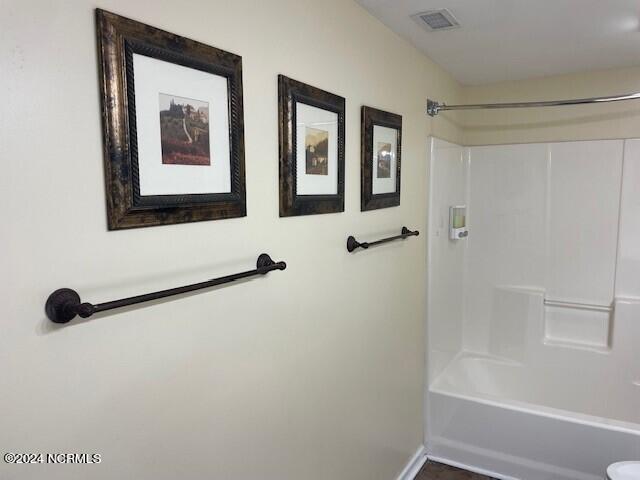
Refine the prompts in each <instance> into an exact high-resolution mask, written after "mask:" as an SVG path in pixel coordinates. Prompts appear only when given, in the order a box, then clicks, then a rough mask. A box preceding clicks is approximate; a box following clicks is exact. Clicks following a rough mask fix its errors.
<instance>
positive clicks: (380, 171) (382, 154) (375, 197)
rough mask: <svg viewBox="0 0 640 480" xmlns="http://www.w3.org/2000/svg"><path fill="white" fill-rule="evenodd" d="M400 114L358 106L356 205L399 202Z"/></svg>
mask: <svg viewBox="0 0 640 480" xmlns="http://www.w3.org/2000/svg"><path fill="white" fill-rule="evenodd" d="M401 140H402V117H401V116H400V115H396V114H395V113H389V112H384V111H382V110H377V109H375V108H371V107H362V129H361V148H360V151H361V168H360V171H361V175H362V180H361V203H360V209H361V210H362V211H365V210H375V209H378V208H387V207H395V206H398V205H400V151H401V143H402V142H401Z"/></svg>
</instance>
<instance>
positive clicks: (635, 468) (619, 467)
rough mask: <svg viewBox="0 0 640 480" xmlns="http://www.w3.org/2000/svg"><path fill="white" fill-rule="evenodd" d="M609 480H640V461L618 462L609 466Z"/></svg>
mask: <svg viewBox="0 0 640 480" xmlns="http://www.w3.org/2000/svg"><path fill="white" fill-rule="evenodd" d="M607 480H640V461H637V462H617V463H614V464H612V465H609V468H607Z"/></svg>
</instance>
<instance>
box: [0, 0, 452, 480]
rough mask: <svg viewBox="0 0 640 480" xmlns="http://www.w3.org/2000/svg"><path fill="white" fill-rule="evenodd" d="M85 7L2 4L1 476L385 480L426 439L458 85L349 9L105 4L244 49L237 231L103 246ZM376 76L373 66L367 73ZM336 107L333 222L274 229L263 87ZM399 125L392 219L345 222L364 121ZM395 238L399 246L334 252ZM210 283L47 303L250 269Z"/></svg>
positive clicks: (342, 0) (356, 183)
mask: <svg viewBox="0 0 640 480" xmlns="http://www.w3.org/2000/svg"><path fill="white" fill-rule="evenodd" d="M95 6H96V4H95V3H94V2H90V1H85V0H69V1H65V2H50V1H44V0H38V1H29V2H20V1H12V0H10V1H9V2H3V3H2V18H1V20H0V40H1V41H0V70H1V71H2V75H0V86H1V87H2V92H3V96H2V112H3V114H2V116H0V145H2V159H3V165H4V170H3V173H2V175H0V189H1V191H2V192H3V197H4V199H5V202H4V208H3V212H4V216H3V230H2V235H0V252H1V253H0V262H1V270H2V272H3V275H2V280H1V284H0V286H1V288H2V292H3V296H2V298H3V300H4V302H3V305H5V311H4V313H3V315H2V318H0V331H1V332H2V333H1V335H0V363H1V364H2V365H3V368H2V371H1V372H0V412H2V415H0V451H2V452H25V453H28V452H69V453H85V452H88V453H100V454H101V455H102V463H101V464H99V465H88V466H82V465H66V466H65V465H56V466H47V465H18V466H12V465H7V464H5V463H0V478H8V479H9V478H10V479H12V480H31V479H34V480H35V479H42V478H45V477H46V478H48V479H50V480H58V479H64V480H76V479H83V480H84V479H87V478H91V479H92V480H112V479H115V478H132V479H133V478H135V479H136V480H151V479H153V480H163V479H167V480H168V479H171V480H174V479H177V478H197V479H202V478H211V479H230V480H231V479H248V478H260V479H264V480H269V479H273V480H275V479H278V480H287V479H291V480H293V479H306V480H314V479H317V480H321V479H322V480H326V479H331V480H358V479H362V480H373V479H379V480H389V479H393V478H395V477H396V475H397V474H398V472H400V471H401V470H402V467H403V466H404V465H405V463H406V462H407V461H408V459H409V458H410V457H411V456H412V454H413V453H414V452H415V450H416V448H417V447H418V446H419V445H420V444H421V443H422V441H423V436H422V428H423V427H422V426H423V423H422V408H423V385H422V384H421V381H420V379H422V378H424V377H423V372H424V342H423V339H424V325H423V321H424V312H425V307H426V303H425V297H424V292H425V279H426V238H427V235H426V227H427V223H426V218H427V205H426V190H427V175H426V170H427V168H426V163H425V162H426V159H427V155H428V152H427V147H426V139H427V136H428V135H429V134H435V135H437V136H439V137H442V138H447V139H450V140H452V141H460V139H461V131H460V130H459V129H458V128H457V127H456V126H455V124H454V123H453V119H454V116H446V115H442V116H439V118H438V119H437V120H431V119H429V118H427V117H426V115H425V113H424V102H425V99H426V98H427V97H428V96H429V97H433V98H438V99H441V100H443V101H447V102H450V103H455V102H459V101H460V98H459V88H458V86H457V85H456V83H455V82H454V81H453V80H452V78H451V77H450V76H448V75H447V74H445V73H444V72H443V71H442V70H440V69H439V68H438V67H436V66H435V65H434V64H433V63H431V62H430V61H428V60H426V59H425V58H424V57H423V56H422V55H421V54H420V53H419V52H418V51H417V50H415V49H414V48H413V47H411V46H409V45H408V44H406V43H405V42H404V41H402V40H401V39H399V37H397V36H396V35H395V34H393V33H391V32H390V31H389V30H388V29H386V28H385V27H384V26H383V25H382V24H380V23H379V22H378V21H377V20H375V19H373V18H372V17H371V16H369V14H367V13H366V12H365V11H364V10H363V9H362V8H360V7H359V6H357V5H356V4H355V3H354V2H351V1H346V0H327V1H322V2H318V1H311V0H270V1H269V2H256V1H253V0H238V1H233V2H227V1H222V0H206V1H205V0H189V1H185V2H175V1H171V2H170V1H166V0H160V1H157V2H153V3H150V2H147V1H142V0H132V1H127V2H124V1H118V0H104V1H101V2H100V5H99V6H100V7H101V8H104V9H107V10H110V11H114V12H116V13H119V14H122V15H125V16H128V17H131V18H134V19H136V20H140V21H142V22H145V23H148V24H151V25H154V26H157V27H160V28H163V29H166V30H169V31H171V32H174V33H177V34H180V35H183V36H187V37H190V38H193V39H196V40H199V41H202V42H204V43H207V44H210V45H213V46H216V47H219V48H222V49H226V50H229V51H232V52H234V53H237V54H240V55H242V57H243V68H244V72H243V74H244V106H245V114H244V119H245V138H246V167H247V168H246V169H247V202H248V216H247V217H246V218H240V219H233V220H225V221H215V222H202V223H193V224H183V225H173V226H164V227H155V228H146V229H135V230H129V231H118V232H107V230H106V214H105V200H104V186H103V184H104V181H103V166H102V127H101V124H100V106H99V96H98V91H99V89H98V71H97V63H96V62H97V60H96V46H95V32H94V20H93V18H94V12H93V9H94V7H95ZM381 65H382V66H383V68H381ZM279 73H282V74H285V75H288V76H290V77H293V78H295V79H298V80H301V81H305V82H308V83H310V84H313V85H315V86H318V87H320V88H323V89H326V90H329V91H331V92H334V93H337V94H339V95H342V96H344V97H346V99H347V113H346V119H347V120H346V122H347V123H346V136H347V141H346V198H345V204H346V207H345V212H344V213H341V214H334V215H316V216H310V217H299V218H286V219H281V218H278V142H277V138H278V126H277V80H276V79H277V74H279ZM364 104H366V105H371V106H375V107H378V108H381V109H384V110H389V111H392V112H395V113H398V114H401V115H402V116H403V158H402V160H403V165H402V200H401V202H402V203H401V206H400V207H397V208H389V209H384V210H377V211H373V212H367V213H361V212H360V148H359V145H360V107H361V105H364ZM402 225H407V226H409V227H412V228H417V229H418V230H420V232H421V235H420V236H419V237H417V238H414V239H412V240H410V241H406V242H401V243H393V244H389V245H386V246H381V247H380V248H377V249H375V250H370V251H367V252H362V253H360V254H357V255H351V254H348V253H347V251H346V248H345V242H346V238H347V236H348V235H349V234H355V235H357V236H358V238H376V237H377V236H379V235H387V234H391V233H395V232H397V231H398V229H399V228H400V227H401V226H402ZM261 252H268V253H269V254H271V255H272V257H273V258H274V259H277V260H285V261H286V262H287V264H288V268H287V270H286V271H284V272H274V273H272V274H270V275H269V276H268V277H267V278H260V279H255V280H251V281H248V282H242V283H238V284H233V285H229V286H226V287H224V288H220V289H216V290H212V291H208V292H202V293H199V294H197V295H196V294H194V295H188V296H184V297H181V298H177V299H174V300H172V301H166V302H156V303H154V304H150V305H145V306H140V307H137V308H130V309H126V310H120V311H117V312H113V313H111V314H109V315H101V316H96V317H95V318H92V319H91V320H90V321H86V322H82V321H75V322H74V323H73V324H70V325H68V326H65V327H62V328H56V327H55V326H53V325H52V324H51V323H50V322H49V321H48V320H46V319H45V316H44V311H43V306H44V302H45V300H46V298H47V296H48V295H49V293H50V292H51V291H53V290H54V289H56V288H60V287H67V286H68V287H72V288H75V289H77V290H78V291H79V292H80V293H81V295H82V297H83V299H86V300H87V301H97V302H100V301H106V300H110V299H115V298H120V297H125V296H129V295H134V294H139V293H144V292H148V291H153V290H156V289H160V288H167V287H173V286H177V285H181V284H184V283H190V282H195V281H199V280H203V279H206V278H211V277H214V276H218V275H221V274H226V273H232V272H236V271H238V270H244V269H246V268H250V267H251V266H252V264H253V262H254V261H255V259H256V256H257V255H258V254H259V253H261Z"/></svg>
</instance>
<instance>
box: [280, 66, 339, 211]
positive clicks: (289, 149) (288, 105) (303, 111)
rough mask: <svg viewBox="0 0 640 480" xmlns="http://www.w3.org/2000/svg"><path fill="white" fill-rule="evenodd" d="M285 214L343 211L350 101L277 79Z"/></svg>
mask: <svg viewBox="0 0 640 480" xmlns="http://www.w3.org/2000/svg"><path fill="white" fill-rule="evenodd" d="M278 104H279V108H278V115H279V126H280V129H279V134H280V135H279V136H280V216H281V217H288V216H293V215H312V214H317V213H335V212H343V211H344V134H345V127H344V121H345V100H344V98H342V97H339V96H337V95H334V94H332V93H329V92H325V91H324V90H320V89H319V88H315V87H312V86H310V85H306V84H304V83H301V82H298V81H296V80H292V79H290V78H287V77H285V76H283V75H280V76H279V77H278Z"/></svg>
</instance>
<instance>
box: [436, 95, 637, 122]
mask: <svg viewBox="0 0 640 480" xmlns="http://www.w3.org/2000/svg"><path fill="white" fill-rule="evenodd" d="M636 99H640V92H638V93H629V94H626V95H614V96H609V97H592V98H575V99H573V100H551V101H546V102H513V103H477V104H471V105H447V104H446V103H439V102H436V101H435V100H431V99H427V114H429V116H431V117H435V116H436V115H438V113H440V112H444V111H445V110H485V109H495V108H528V107H559V106H562V105H583V104H587V103H607V102H620V101H622V100H636Z"/></svg>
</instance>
